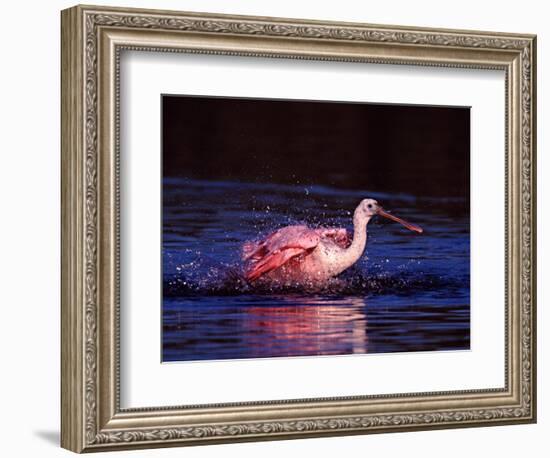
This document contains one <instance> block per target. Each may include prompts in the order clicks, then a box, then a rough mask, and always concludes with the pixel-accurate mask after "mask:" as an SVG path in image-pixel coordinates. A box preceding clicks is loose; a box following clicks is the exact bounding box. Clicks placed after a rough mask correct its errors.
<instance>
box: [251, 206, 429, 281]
mask: <svg viewBox="0 0 550 458" xmlns="http://www.w3.org/2000/svg"><path fill="white" fill-rule="evenodd" d="M376 215H379V216H384V217H385V218H389V219H391V220H393V221H397V222H398V223H401V224H402V225H403V226H405V227H406V228H407V229H409V230H411V231H415V232H418V233H422V232H423V231H422V228H421V227H420V226H417V225H416V224H412V223H409V222H407V221H405V220H403V219H401V218H398V217H397V216H394V215H392V214H391V213H388V212H386V211H385V210H383V209H382V207H381V206H380V205H379V204H378V202H377V201H376V200H373V199H363V200H362V201H361V203H360V204H359V205H358V206H357V208H356V209H355V212H354V214H353V239H351V238H350V235H349V234H348V232H347V231H346V229H344V228H319V229H312V228H309V227H307V226H286V227H283V228H282V229H279V230H277V231H275V232H273V233H272V234H270V235H268V236H267V237H266V238H265V239H264V240H261V241H258V242H247V243H245V244H244V246H243V250H242V258H243V261H245V262H246V263H247V264H246V268H245V278H246V279H247V280H249V281H255V280H258V279H260V278H263V279H266V280H270V281H275V282H278V283H281V282H282V283H291V284H302V283H306V284H319V283H323V282H325V281H327V280H328V279H330V278H332V277H335V276H336V275H338V274H340V273H342V272H343V271H344V270H346V269H348V268H349V267H351V266H352V265H353V264H355V263H356V262H357V261H358V260H359V258H360V257H361V256H362V254H363V252H364V251H365V246H366V244H367V224H368V222H369V221H370V220H371V218H372V217H373V216H376Z"/></svg>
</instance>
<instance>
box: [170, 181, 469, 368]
mask: <svg viewBox="0 0 550 458" xmlns="http://www.w3.org/2000/svg"><path fill="white" fill-rule="evenodd" d="M365 197H370V198H374V199H377V200H378V201H379V203H380V204H381V205H383V206H384V208H385V209H387V210H391V211H393V212H394V213H395V214H396V215H398V216H401V217H403V218H405V219H407V220H409V221H411V222H414V223H417V224H419V225H420V226H422V227H423V228H424V233H423V234H422V235H418V234H416V233H413V232H410V231H407V230H406V229H405V228H403V227H402V226H401V225H399V224H397V223H394V222H390V221H387V220H382V218H379V217H375V218H374V219H373V220H372V221H371V222H370V223H369V226H368V242H367V249H366V253H365V256H363V258H362V259H361V260H360V261H359V262H358V263H357V264H356V265H355V266H354V267H352V268H350V269H349V270H347V271H346V272H344V273H343V274H342V275H340V276H339V277H338V278H336V279H334V280H333V281H331V282H329V284H327V285H326V286H325V287H323V288H322V289H316V290H309V291H307V290H304V289H303V288H268V287H265V286H264V287H257V286H254V285H250V284H247V282H245V281H244V280H243V279H242V265H241V262H240V248H241V246H242V244H243V243H244V242H245V241H247V240H253V239H256V238H257V237H258V236H261V235H265V234H267V233H269V232H270V231H272V230H275V229H278V228H280V227H282V226H284V225H288V224H297V223H307V224H308V225H310V226H338V227H346V228H348V230H351V229H352V227H351V216H352V214H353V211H354V209H355V207H356V206H357V204H358V203H359V201H360V200H361V199H363V198H365ZM469 253H470V241H469V213H468V205H467V203H466V202H465V201H464V200H462V199H459V198H416V197H414V196H410V195H402V194H381V193H372V192H368V191H357V190H353V191H347V190H341V189H333V188H329V187H322V186H302V185H295V186H292V185H275V184H254V183H236V182H227V181H206V180H205V181H199V180H186V179H181V178H165V179H164V182H163V294H164V297H163V355H162V358H163V361H165V362H166V361H190V360H220V359H240V358H264V357H282V356H312V355H342V354H354V353H387V352H408V351H436V350H439V351H441V350H464V349H469V347H470V305H469V304H470V292H469V283H470V270H469V266H470V257H469V256H470V254H469Z"/></svg>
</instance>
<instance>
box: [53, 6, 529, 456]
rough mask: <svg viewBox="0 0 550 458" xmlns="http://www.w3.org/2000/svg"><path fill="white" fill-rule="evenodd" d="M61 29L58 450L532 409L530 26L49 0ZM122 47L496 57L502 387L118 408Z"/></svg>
mask: <svg viewBox="0 0 550 458" xmlns="http://www.w3.org/2000/svg"><path fill="white" fill-rule="evenodd" d="M61 28H62V104H61V105H62V212H63V215H62V336H61V338H62V349H61V356H62V403H61V408H62V422H61V443H62V446H63V447H65V448H67V449H70V450H73V451H75V452H83V451H86V452H89V451H100V450H115V449H129V448H143V447H158V446H173V445H192V444H206V443H219V442H234V441H250V440H273V439H290V438H299V437H313V436H326V435H341V434H364V433H370V432H373V433H374V432H391V431H404V430H407V431H410V430H419V429H429V428H450V427H468V426H485V425H499V424H508V423H530V422H534V421H535V418H536V397H535V396H536V385H535V383H536V372H535V369H536V368H535V362H536V355H535V350H536V335H535V331H536V329H535V311H536V310H535V304H536V284H535V278H536V275H535V274H536V271H535V269H536V265H535V262H536V258H535V256H536V234H535V228H536V219H535V217H536V214H535V208H536V201H535V197H536V193H535V191H536V183H535V176H536V170H535V132H536V126H535V113H536V109H535V99H536V94H535V75H536V70H535V62H536V37H535V36H533V35H518V34H503V33H492V32H473V31H460V30H437V29H420V28H414V27H395V26H380V25H367V24H353V23H342V24H338V23H331V22H319V21H304V20H291V19H276V18H260V17H247V16H226V15H212V14H200V13H182V12H171V11H155V10H138V9H122V8H109V7H93V6H76V7H73V8H70V9H67V10H64V11H63V12H62V27H61ZM123 49H134V50H143V51H155V52H192V53H212V54H226V55H246V56H257V57H275V58H289V59H314V60H315V59H322V60H328V61H349V62H371V63H372V62H374V63H384V64H410V65H429V66H448V67H462V68H476V69H500V70H504V71H505V73H506V94H505V95H504V96H505V97H506V119H505V120H503V121H504V122H505V123H506V141H505V144H506V164H507V166H506V182H507V186H506V195H505V199H506V209H507V218H506V222H505V227H504V230H505V231H506V247H505V250H506V258H507V261H506V273H505V275H506V285H507V287H506V292H505V294H506V304H505V306H506V317H507V319H506V330H505V331H506V332H505V334H506V343H505V345H506V364H505V368H504V370H505V379H506V386H505V387H504V388H503V389H489V390H473V391H472V390H470V391H460V392H441V393H439V392H438V393H420V394H419V393H411V394H402V393H399V394H397V393H396V394H394V395H387V396H356V397H349V396H348V397H341V398H323V399H298V400H292V401H265V402H262V401H260V400H258V401H257V402H254V403H240V404H223V405H219V404H218V405H206V406H180V407H178V406H173V407H162V408H157V409H121V408H120V403H119V370H118V362H119V354H118V273H119V266H118V208H119V202H118V147H119V143H118V121H119V117H118V116H119V113H118V90H119V89H118V88H119V84H120V82H119V77H118V69H119V57H120V51H121V50H123Z"/></svg>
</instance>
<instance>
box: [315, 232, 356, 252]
mask: <svg viewBox="0 0 550 458" xmlns="http://www.w3.org/2000/svg"><path fill="white" fill-rule="evenodd" d="M316 232H317V234H318V235H319V237H321V238H323V237H325V238H328V239H330V240H332V241H333V242H334V243H336V245H338V246H339V247H340V248H344V249H346V248H349V246H350V245H351V235H350V233H349V232H348V231H347V230H346V229H345V228H343V227H330V228H320V229H316Z"/></svg>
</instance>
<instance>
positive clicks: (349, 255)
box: [341, 214, 370, 271]
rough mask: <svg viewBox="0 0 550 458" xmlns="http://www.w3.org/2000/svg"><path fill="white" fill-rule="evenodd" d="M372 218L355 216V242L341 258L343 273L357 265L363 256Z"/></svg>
mask: <svg viewBox="0 0 550 458" xmlns="http://www.w3.org/2000/svg"><path fill="white" fill-rule="evenodd" d="M369 220H370V218H367V217H365V216H362V215H357V214H355V215H354V216H353V241H352V242H351V245H350V246H349V247H348V248H347V249H346V250H344V253H343V255H342V257H341V262H342V267H343V269H342V271H343V270H345V269H347V268H348V267H351V266H352V265H353V264H355V263H356V262H357V261H358V260H359V258H360V257H361V256H362V255H363V253H364V251H365V247H366V245H367V224H368V222H369Z"/></svg>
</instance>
